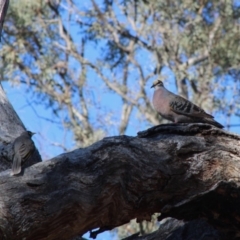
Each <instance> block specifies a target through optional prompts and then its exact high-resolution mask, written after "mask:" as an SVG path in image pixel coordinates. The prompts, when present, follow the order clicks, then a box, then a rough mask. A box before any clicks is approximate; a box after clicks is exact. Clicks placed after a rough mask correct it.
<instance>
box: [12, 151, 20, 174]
mask: <svg viewBox="0 0 240 240" xmlns="http://www.w3.org/2000/svg"><path fill="white" fill-rule="evenodd" d="M21 162H22V160H21V157H20V156H18V155H17V154H15V155H14V158H13V164H12V175H17V174H19V173H20V172H21V170H22V168H21Z"/></svg>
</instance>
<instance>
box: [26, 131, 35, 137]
mask: <svg viewBox="0 0 240 240" xmlns="http://www.w3.org/2000/svg"><path fill="white" fill-rule="evenodd" d="M26 133H27V135H28V136H29V137H32V136H33V135H34V134H36V133H34V132H31V131H27V132H26Z"/></svg>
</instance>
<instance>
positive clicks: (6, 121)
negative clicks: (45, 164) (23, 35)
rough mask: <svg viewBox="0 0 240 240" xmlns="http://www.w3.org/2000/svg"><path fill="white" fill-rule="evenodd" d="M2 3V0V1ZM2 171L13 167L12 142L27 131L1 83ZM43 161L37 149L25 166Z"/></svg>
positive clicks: (0, 136)
mask: <svg viewBox="0 0 240 240" xmlns="http://www.w3.org/2000/svg"><path fill="white" fill-rule="evenodd" d="M0 3H1V2H0ZM0 113H1V114H0V123H1V124H0V143H1V144H0V156H1V161H0V172H1V171H4V170H6V169H9V168H11V167H12V159H13V149H12V144H11V143H12V142H13V141H14V139H15V138H16V137H18V136H20V135H21V133H22V132H23V131H26V128H25V127H24V125H23V123H22V122H21V120H20V118H19V117H18V115H17V113H16V112H15V110H14V109H13V107H12V105H11V103H10V102H9V101H8V99H7V97H6V95H5V92H4V90H3V88H2V86H1V84H0ZM37 162H41V156H40V155H39V152H38V151H36V152H35V153H34V156H33V157H32V158H31V159H29V160H28V161H27V162H26V163H25V165H24V166H23V168H26V167H28V166H31V165H33V164H35V163H37Z"/></svg>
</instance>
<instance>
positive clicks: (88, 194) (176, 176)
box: [0, 124, 240, 240]
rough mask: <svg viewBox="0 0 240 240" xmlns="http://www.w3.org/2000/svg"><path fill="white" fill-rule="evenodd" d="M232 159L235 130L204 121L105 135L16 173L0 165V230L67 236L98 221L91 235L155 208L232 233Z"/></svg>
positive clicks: (235, 224)
mask: <svg viewBox="0 0 240 240" xmlns="http://www.w3.org/2000/svg"><path fill="white" fill-rule="evenodd" d="M239 160H240V137H239V136H237V135H233V134H230V133H228V132H226V131H223V130H219V129H216V128H215V127H212V126H210V125H208V124H166V125H161V126H157V127H154V128H151V129H149V130H147V131H145V132H141V133H139V135H138V137H128V136H118V137H109V138H105V139H103V140H102V141H99V142H97V143H95V144H93V145H92V146H90V147H88V148H84V149H77V150H75V151H72V152H69V153H66V154H62V155H60V156H58V157H56V158H53V159H51V160H49V161H45V162H41V163H38V164H35V165H33V166H31V167H29V168H27V169H25V172H24V174H23V175H22V176H17V177H16V176H10V171H9V170H7V171H4V172H2V173H1V174H0V183H1V185H0V191H1V192H2V193H4V194H1V195H0V203H1V208H0V209H1V210H0V237H1V238H2V239H26V240H28V239H29V240H32V239H34V240H37V239H71V238H73V237H75V236H77V235H82V234H84V233H86V232H87V231H91V230H92V229H95V228H100V229H99V230H97V231H95V232H92V233H91V236H92V237H95V236H96V235H97V234H98V233H99V232H102V231H105V230H109V229H113V228H115V227H117V226H120V225H122V224H124V223H127V222H129V220H131V219H133V218H137V219H138V221H142V220H150V218H151V215H152V214H153V213H155V212H159V213H161V216H160V218H159V220H161V219H163V218H166V217H174V218H177V219H182V220H186V221H190V220H193V219H205V220H207V222H208V223H209V224H210V225H211V226H213V227H214V228H215V229H217V230H218V231H219V233H220V235H222V236H223V234H224V236H237V235H239V234H240V232H239V229H240V208H239V201H240V191H239V188H238V185H239V183H238V179H239V169H240V161H239ZM145 239H146V238H145ZM149 239H150V238H149ZM156 239H159V238H156ZM229 239H234V238H233V237H232V238H229Z"/></svg>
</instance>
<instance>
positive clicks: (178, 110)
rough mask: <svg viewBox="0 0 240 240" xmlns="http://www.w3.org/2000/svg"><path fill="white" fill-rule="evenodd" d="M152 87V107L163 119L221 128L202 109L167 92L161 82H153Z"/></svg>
mask: <svg viewBox="0 0 240 240" xmlns="http://www.w3.org/2000/svg"><path fill="white" fill-rule="evenodd" d="M152 87H154V89H155V91H154V95H153V106H154V108H155V109H156V111H157V112H158V113H159V114H160V115H161V116H162V117H163V118H166V119H168V120H170V121H173V122H175V123H188V122H189V123H190V122H200V123H209V124H212V125H214V126H216V127H218V128H223V126H222V125H221V124H220V123H218V122H217V121H215V120H214V117H213V116H212V115H210V114H208V113H206V112H205V111H204V110H203V109H202V108H200V107H198V106H197V105H195V104H193V103H192V102H190V101H188V100H187V99H185V98H183V97H180V96H178V95H176V94H174V93H172V92H170V91H168V90H167V89H166V88H165V87H164V85H163V83H162V81H160V80H157V81H155V82H154V83H153V85H152Z"/></svg>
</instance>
